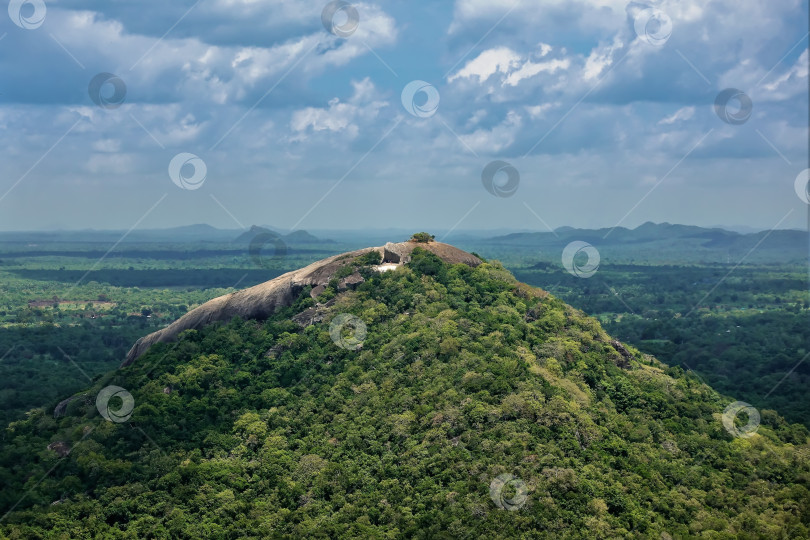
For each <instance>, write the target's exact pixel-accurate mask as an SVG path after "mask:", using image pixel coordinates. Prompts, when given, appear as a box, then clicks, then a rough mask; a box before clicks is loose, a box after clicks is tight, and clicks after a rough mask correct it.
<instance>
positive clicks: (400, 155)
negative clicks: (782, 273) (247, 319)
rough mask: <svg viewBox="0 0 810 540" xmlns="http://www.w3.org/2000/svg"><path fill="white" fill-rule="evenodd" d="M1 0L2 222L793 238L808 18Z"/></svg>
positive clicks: (222, 0) (572, 1)
mask: <svg viewBox="0 0 810 540" xmlns="http://www.w3.org/2000/svg"><path fill="white" fill-rule="evenodd" d="M8 4H9V5H8V14H7V15H6V13H3V11H4V10H0V36H2V37H0V73H1V74H2V75H0V139H1V140H0V163H2V167H1V168H0V171H1V172H0V230H46V229H84V228H94V229H122V230H129V229H131V228H141V229H152V228H162V227H172V226H180V225H188V224H196V223H208V224H211V225H213V226H216V227H220V228H231V229H233V228H246V227H250V226H251V225H252V224H265V225H271V226H274V227H278V228H281V229H307V228H310V229H321V230H323V229H380V228H387V227H394V228H396V227H403V228H415V229H418V230H427V231H431V230H474V229H487V230H493V229H520V230H538V231H545V230H548V229H549V228H556V227H560V226H574V227H613V226H617V225H621V226H626V227H635V226H638V225H639V224H641V223H644V222H647V221H654V222H670V223H684V224H695V225H703V226H713V225H728V226H732V225H733V226H746V227H753V228H759V229H771V228H804V227H806V226H807V223H808V217H807V216H808V204H807V203H806V199H807V191H806V187H805V188H804V191H802V188H801V187H800V184H801V183H802V182H803V183H804V185H805V186H806V178H807V173H806V172H804V171H806V169H807V168H808V166H809V165H808V3H807V2H806V1H799V0H708V1H706V0H680V1H669V0H664V1H655V2H651V3H639V2H630V3H627V2H624V1H616V0H569V1H564V2H563V1H561V0H542V1H540V0H522V1H517V2H515V1H513V0H505V1H502V2H501V1H499V2H492V1H491V0H454V1H450V0H446V1H443V2H437V1H426V0H420V1H416V0H408V1H405V0H387V1H386V0H384V1H381V2H377V3H367V2H357V3H354V4H349V3H347V2H329V3H327V2H324V1H322V0H267V1H264V0H199V1H189V0H177V1H172V2H166V1H165V0H161V1H157V0H137V1H134V0H133V1H111V0H103V1H102V0H73V1H70V2H59V1H42V0H36V1H27V2H23V1H22V0H11V1H10V2H8ZM801 178H805V180H800V179H801ZM802 195H804V197H802ZM803 199H804V200H803Z"/></svg>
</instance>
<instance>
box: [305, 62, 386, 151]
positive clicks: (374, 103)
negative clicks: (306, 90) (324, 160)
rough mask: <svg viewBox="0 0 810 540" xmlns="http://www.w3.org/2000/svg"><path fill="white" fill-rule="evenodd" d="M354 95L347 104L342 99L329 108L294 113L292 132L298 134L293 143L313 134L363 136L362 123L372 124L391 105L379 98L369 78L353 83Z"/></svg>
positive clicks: (337, 99)
mask: <svg viewBox="0 0 810 540" xmlns="http://www.w3.org/2000/svg"><path fill="white" fill-rule="evenodd" d="M352 86H353V87H354V94H353V95H352V97H351V98H349V100H348V101H347V102H345V103H343V102H341V101H340V99H339V98H336V97H335V98H332V99H331V100H329V104H328V107H325V108H317V107H306V108H304V109H301V110H298V111H295V112H293V114H292V119H291V120H290V128H291V129H292V130H293V131H294V132H295V133H296V135H294V136H293V137H292V138H291V140H292V141H303V140H305V139H306V138H307V135H306V132H307V131H309V130H310V128H311V130H312V131H313V132H318V131H332V132H345V133H346V134H347V135H348V136H349V137H350V138H354V137H356V136H357V134H358V133H359V132H360V126H359V125H358V122H359V121H369V120H373V119H374V118H376V117H377V115H378V114H379V111H380V109H382V108H383V107H386V106H387V105H388V103H387V102H386V101H382V100H380V99H376V100H375V98H376V97H378V94H377V90H376V88H375V87H374V83H372V82H371V80H370V79H369V78H368V77H367V78H365V79H363V80H361V81H356V82H353V83H352Z"/></svg>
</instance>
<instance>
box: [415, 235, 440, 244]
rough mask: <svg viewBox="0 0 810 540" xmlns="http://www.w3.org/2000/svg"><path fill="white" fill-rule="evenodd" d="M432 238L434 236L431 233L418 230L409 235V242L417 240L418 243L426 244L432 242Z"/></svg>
mask: <svg viewBox="0 0 810 540" xmlns="http://www.w3.org/2000/svg"><path fill="white" fill-rule="evenodd" d="M434 238H436V237H435V236H433V235H432V234H428V233H426V232H418V233H416V234H414V235H413V236H411V239H410V241H411V242H419V243H420V244H427V243H429V242H432V241H433V239H434Z"/></svg>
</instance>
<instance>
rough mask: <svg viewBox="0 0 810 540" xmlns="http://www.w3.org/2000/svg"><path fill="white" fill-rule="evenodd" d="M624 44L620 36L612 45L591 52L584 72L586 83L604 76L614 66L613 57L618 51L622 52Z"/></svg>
mask: <svg viewBox="0 0 810 540" xmlns="http://www.w3.org/2000/svg"><path fill="white" fill-rule="evenodd" d="M623 46H624V44H623V43H622V40H621V39H620V38H619V36H616V37H615V38H614V39H613V43H611V44H610V45H605V46H599V47H596V48H595V49H593V50H592V51H591V54H590V55H589V56H588V59H587V60H586V61H585V68H584V70H583V77H584V78H585V80H586V81H588V80H591V79H595V78H596V77H598V76H599V75H601V74H602V71H603V70H604V69H605V68H608V67H610V66H611V65H612V64H613V55H614V54H615V53H616V51H618V50H620V49H621V48H622V47H623Z"/></svg>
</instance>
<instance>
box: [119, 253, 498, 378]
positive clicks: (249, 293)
mask: <svg viewBox="0 0 810 540" xmlns="http://www.w3.org/2000/svg"><path fill="white" fill-rule="evenodd" d="M416 247H420V248H422V249H425V250H427V251H430V252H432V253H434V254H436V255H437V256H438V257H439V258H441V259H442V260H443V261H445V262H448V263H451V264H459V263H463V264H467V265H469V266H472V267H475V266H478V265H479V264H481V262H482V261H481V259H479V258H478V257H476V256H475V255H472V254H470V253H467V252H466V251H462V250H460V249H458V248H456V247H453V246H451V245H449V244H443V243H441V242H430V243H426V244H425V243H416V242H400V243H391V242H389V243H387V244H386V245H385V246H382V247H370V248H364V249H359V250H356V251H351V252H348V253H343V254H340V255H334V256H332V257H328V258H326V259H323V260H320V261H318V262H314V263H312V264H310V265H309V266H306V267H304V268H301V269H299V270H294V271H292V272H287V273H286V274H283V275H281V276H278V277H277V278H275V279H271V280H270V281H267V282H265V283H261V284H259V285H256V286H254V287H250V288H248V289H243V290H241V291H237V292H234V293H230V294H226V295H224V296H220V297H218V298H214V299H213V300H209V301H208V302H206V303H205V304H203V305H201V306H199V307H197V308H195V309H193V310H191V311H189V312H188V313H186V314H185V315H183V316H182V317H180V318H179V319H177V320H176V321H174V322H173V323H171V324H170V325H169V326H167V327H166V328H163V329H161V330H158V331H157V332H153V333H152V334H149V335H147V336H144V337H142V338H140V339H139V340H138V341H136V342H135V344H134V345H133V346H132V348H131V349H130V350H129V353H127V357H126V359H125V360H124V361H123V362H122V364H121V367H124V366H128V365H130V364H132V363H133V362H134V361H135V360H137V359H138V357H139V356H141V355H142V354H143V353H145V352H146V350H147V349H149V347H150V346H152V344H154V343H161V342H167V341H174V340H175V339H176V338H177V335H178V334H180V333H181V332H183V331H184V330H190V329H197V328H202V327H203V326H206V325H208V324H211V323H214V322H217V321H229V320H231V319H232V318H233V317H240V318H242V319H260V320H261V319H266V318H267V317H269V316H270V315H272V314H273V313H275V312H276V311H278V310H279V309H281V308H284V307H286V306H289V305H291V304H292V303H293V302H294V301H295V299H296V298H297V297H298V295H299V294H301V291H302V290H303V289H304V287H307V286H311V287H313V288H314V290H313V292H315V290H320V291H323V289H324V287H326V285H327V284H328V283H329V280H330V279H332V276H334V275H335V273H336V272H337V271H338V270H339V269H341V268H342V267H344V266H346V265H348V264H351V263H352V261H353V259H354V258H356V257H359V256H361V255H364V254H366V253H368V252H370V251H376V252H378V253H380V254H381V255H382V256H383V261H384V262H386V263H393V264H398V265H401V264H405V263H407V262H408V261H410V258H411V252H412V251H413V250H414V248H416ZM358 278H359V279H358ZM361 281H362V277H361V276H360V275H359V274H358V275H356V276H355V275H354V274H352V275H350V276H348V278H346V279H344V280H343V281H342V283H341V285H342V287H346V288H351V287H353V286H356V285H357V284H358V283H360V282H361Z"/></svg>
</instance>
